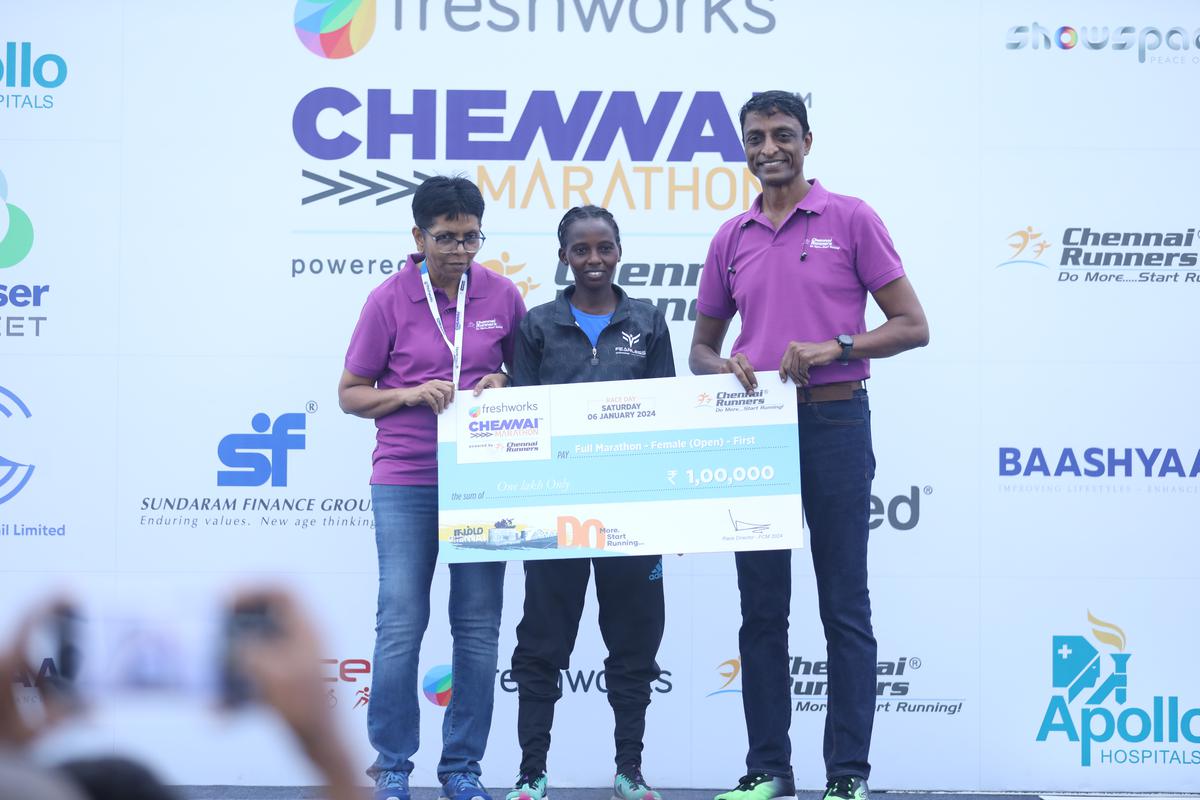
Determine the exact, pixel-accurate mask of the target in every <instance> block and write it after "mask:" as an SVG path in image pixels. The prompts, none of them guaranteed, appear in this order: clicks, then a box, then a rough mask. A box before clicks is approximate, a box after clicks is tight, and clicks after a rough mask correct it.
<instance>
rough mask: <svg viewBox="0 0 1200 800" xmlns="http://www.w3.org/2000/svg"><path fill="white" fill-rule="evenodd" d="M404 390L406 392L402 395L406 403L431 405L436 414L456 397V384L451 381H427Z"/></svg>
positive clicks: (408, 404)
mask: <svg viewBox="0 0 1200 800" xmlns="http://www.w3.org/2000/svg"><path fill="white" fill-rule="evenodd" d="M402 391H403V392H404V395H403V396H402V398H403V400H404V405H406V406H422V405H424V406H429V407H430V408H432V409H433V413H435V414H440V413H442V412H443V411H445V410H446V406H448V405H450V401H451V400H453V399H454V384H452V383H450V381H439V380H432V381H426V382H425V383H422V384H421V385H420V386H414V387H412V388H411V389H403V390H402Z"/></svg>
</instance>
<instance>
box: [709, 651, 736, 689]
mask: <svg viewBox="0 0 1200 800" xmlns="http://www.w3.org/2000/svg"><path fill="white" fill-rule="evenodd" d="M717 674H718V675H720V676H721V677H722V678H724V679H725V682H724V683H722V684H721V685H720V686H719V687H718V688H717V689H715V690H714V691H711V692H709V693H708V694H706V695H704V696H705V697H713V696H714V695H718V694H741V693H742V690H741V689H730V688H729V686H730V684H732V683H733V682H734V681H736V680H737V679H738V676H739V675H741V674H742V660H741V659H740V658H731V659H729V660H728V661H722V662H721V663H720V664H718V665H717Z"/></svg>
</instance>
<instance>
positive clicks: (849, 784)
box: [824, 775, 871, 800]
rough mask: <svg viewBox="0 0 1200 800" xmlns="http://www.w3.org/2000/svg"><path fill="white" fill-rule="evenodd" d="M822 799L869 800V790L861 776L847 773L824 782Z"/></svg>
mask: <svg viewBox="0 0 1200 800" xmlns="http://www.w3.org/2000/svg"><path fill="white" fill-rule="evenodd" d="M824 800H871V790H870V789H869V788H867V782H866V781H864V780H863V779H862V778H859V777H855V776H852V775H848V776H846V777H844V778H834V779H833V780H831V781H830V782H829V783H827V784H825V798H824Z"/></svg>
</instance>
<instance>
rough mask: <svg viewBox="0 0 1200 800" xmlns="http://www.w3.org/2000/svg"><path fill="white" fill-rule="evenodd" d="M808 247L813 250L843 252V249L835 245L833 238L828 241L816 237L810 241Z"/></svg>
mask: <svg viewBox="0 0 1200 800" xmlns="http://www.w3.org/2000/svg"><path fill="white" fill-rule="evenodd" d="M808 246H809V247H810V248H812V249H813V250H841V249H842V248H840V247H838V246H837V245H836V244H834V243H833V237H829V238H827V239H818V238H817V237H815V236H814V237H813V238H812V239H810V240H809V242H808Z"/></svg>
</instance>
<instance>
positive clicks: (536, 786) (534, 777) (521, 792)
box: [504, 770, 546, 800]
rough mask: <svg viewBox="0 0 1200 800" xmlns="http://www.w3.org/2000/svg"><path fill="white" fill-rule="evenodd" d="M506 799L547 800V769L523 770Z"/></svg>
mask: <svg viewBox="0 0 1200 800" xmlns="http://www.w3.org/2000/svg"><path fill="white" fill-rule="evenodd" d="M504 800H546V770H541V771H539V772H536V773H534V772H522V773H521V774H520V775H518V776H517V783H516V785H515V786H513V790H512V791H511V792H509V793H508V794H507V795H506V796H505V798H504Z"/></svg>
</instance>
